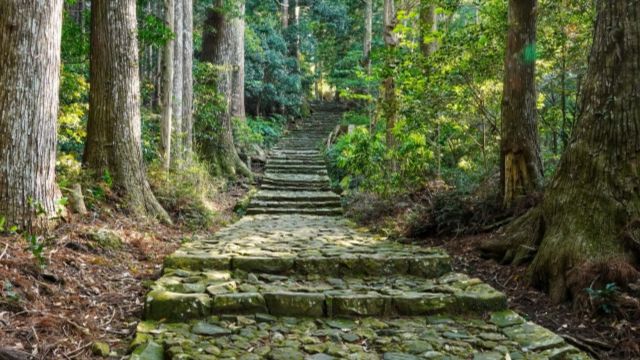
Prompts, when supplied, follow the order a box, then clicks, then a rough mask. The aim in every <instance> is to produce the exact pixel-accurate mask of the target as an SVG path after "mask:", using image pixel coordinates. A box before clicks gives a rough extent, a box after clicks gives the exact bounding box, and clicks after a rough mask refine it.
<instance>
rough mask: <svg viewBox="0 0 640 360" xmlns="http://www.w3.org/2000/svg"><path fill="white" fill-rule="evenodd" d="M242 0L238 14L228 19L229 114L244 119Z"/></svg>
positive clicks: (243, 25)
mask: <svg viewBox="0 0 640 360" xmlns="http://www.w3.org/2000/svg"><path fill="white" fill-rule="evenodd" d="M244 10H245V5H244V2H239V4H238V16H237V17H234V18H233V19H230V20H229V24H230V29H229V30H230V31H231V32H232V34H230V36H231V38H232V39H234V40H233V46H234V51H233V58H232V66H233V69H232V71H233V74H232V77H233V78H232V87H233V88H232V90H231V91H232V93H231V116H232V117H233V118H236V119H239V120H241V121H244V120H245V118H246V111H245V107H244V27H245V23H244Z"/></svg>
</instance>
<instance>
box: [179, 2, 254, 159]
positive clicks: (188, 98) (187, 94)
mask: <svg viewBox="0 0 640 360" xmlns="http://www.w3.org/2000/svg"><path fill="white" fill-rule="evenodd" d="M243 30H244V29H243ZM243 35H244V34H243ZM183 42H184V44H183V48H184V51H183V59H184V60H183V61H184V64H183V69H184V70H183V71H182V77H183V79H182V81H183V89H184V90H183V92H184V93H183V95H182V133H183V137H184V142H183V145H184V152H185V154H186V159H187V160H189V159H190V158H191V153H192V152H193V0H184V38H183ZM242 59H243V60H244V47H243V52H242ZM242 74H243V75H244V68H243V69H242ZM242 83H243V85H244V78H243V79H242ZM242 90H243V94H244V88H243V89H242ZM243 100H244V99H243Z"/></svg>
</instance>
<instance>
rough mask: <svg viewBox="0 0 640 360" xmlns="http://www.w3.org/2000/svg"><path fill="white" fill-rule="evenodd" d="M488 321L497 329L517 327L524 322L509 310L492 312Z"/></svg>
mask: <svg viewBox="0 0 640 360" xmlns="http://www.w3.org/2000/svg"><path fill="white" fill-rule="evenodd" d="M489 321H490V322H491V323H492V324H494V325H496V326H497V327H501V328H503V327H507V326H513V325H519V324H522V323H524V322H525V320H524V319H523V318H522V316H520V315H518V313H516V312H514V311H511V310H504V311H497V312H494V313H492V314H491V319H490V320H489Z"/></svg>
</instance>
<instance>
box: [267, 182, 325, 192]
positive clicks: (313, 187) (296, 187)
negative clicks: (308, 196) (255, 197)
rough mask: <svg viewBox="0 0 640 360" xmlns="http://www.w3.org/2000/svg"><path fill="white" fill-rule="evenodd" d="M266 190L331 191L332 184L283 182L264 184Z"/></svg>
mask: <svg viewBox="0 0 640 360" xmlns="http://www.w3.org/2000/svg"><path fill="white" fill-rule="evenodd" d="M260 188H261V189H264V190H273V191H331V185H329V184H323V185H313V184H311V185H282V184H262V185H261V186H260Z"/></svg>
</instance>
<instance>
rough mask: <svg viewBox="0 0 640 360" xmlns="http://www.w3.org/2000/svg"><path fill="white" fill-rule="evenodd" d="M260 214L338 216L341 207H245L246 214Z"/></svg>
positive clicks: (340, 213)
mask: <svg viewBox="0 0 640 360" xmlns="http://www.w3.org/2000/svg"><path fill="white" fill-rule="evenodd" d="M260 214H280V215H287V214H297V215H318V216H340V215H342V214H343V211H342V208H335V207H332V208H315V209H309V208H262V207H252V206H250V207H249V208H248V209H247V215H260Z"/></svg>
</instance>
